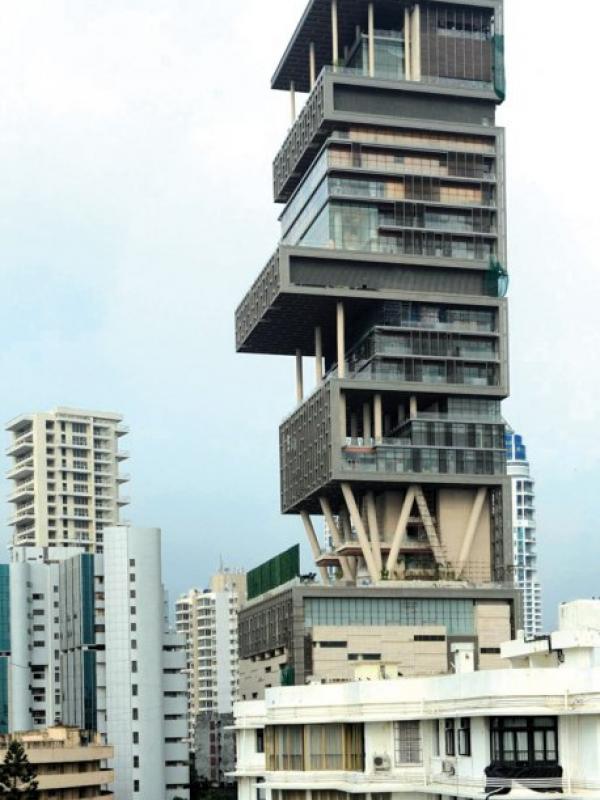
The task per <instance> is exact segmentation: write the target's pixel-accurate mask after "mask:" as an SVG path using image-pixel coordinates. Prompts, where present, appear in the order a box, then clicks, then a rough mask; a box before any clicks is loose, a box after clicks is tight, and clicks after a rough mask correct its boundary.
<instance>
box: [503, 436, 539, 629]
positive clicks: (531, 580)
mask: <svg viewBox="0 0 600 800" xmlns="http://www.w3.org/2000/svg"><path fill="white" fill-rule="evenodd" d="M506 457H507V459H508V474H509V475H510V479H511V481H512V524H513V551H514V572H515V583H516V585H517V586H518V587H519V589H520V591H521V595H522V597H523V628H524V630H525V633H526V634H527V636H536V635H537V634H539V633H541V631H542V590H541V587H540V583H539V579H538V565H537V537H536V523H535V489H534V487H535V482H534V480H533V478H532V477H531V471H530V466H529V461H528V460H527V448H526V447H525V444H524V443H523V437H522V436H520V435H519V434H518V433H515V432H514V431H513V430H512V429H510V428H509V429H507V432H506Z"/></svg>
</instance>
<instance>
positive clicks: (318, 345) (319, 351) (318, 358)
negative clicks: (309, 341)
mask: <svg viewBox="0 0 600 800" xmlns="http://www.w3.org/2000/svg"><path fill="white" fill-rule="evenodd" d="M315 380H316V381H317V386H318V385H319V384H320V383H322V381H323V331H322V329H321V326H320V325H317V326H316V328H315Z"/></svg>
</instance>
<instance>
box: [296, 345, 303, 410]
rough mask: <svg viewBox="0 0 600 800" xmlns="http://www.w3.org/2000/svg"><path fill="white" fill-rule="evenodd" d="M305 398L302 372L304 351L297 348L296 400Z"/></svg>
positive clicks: (299, 400) (298, 401)
mask: <svg viewBox="0 0 600 800" xmlns="http://www.w3.org/2000/svg"><path fill="white" fill-rule="evenodd" d="M303 398H304V375H303V372H302V351H301V350H296V402H297V403H301V402H302V400H303Z"/></svg>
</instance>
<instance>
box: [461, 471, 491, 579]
mask: <svg viewBox="0 0 600 800" xmlns="http://www.w3.org/2000/svg"><path fill="white" fill-rule="evenodd" d="M486 498H487V489H486V488H485V487H481V488H480V489H478V490H477V494H476V496H475V502H474V503H473V507H472V508H471V514H470V515H469V522H468V523H467V530H466V531H465V538H464V539H463V543H462V547H461V549H460V556H459V557H458V568H457V570H456V577H457V578H460V576H461V575H462V573H463V570H464V568H465V565H466V563H467V561H468V559H469V555H470V553H471V547H472V546H473V540H474V539H475V534H476V533H477V526H478V525H479V520H480V519H481V512H482V510H483V505H484V503H485V501H486Z"/></svg>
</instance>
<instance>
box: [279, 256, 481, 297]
mask: <svg viewBox="0 0 600 800" xmlns="http://www.w3.org/2000/svg"><path fill="white" fill-rule="evenodd" d="M291 280H292V283H294V284H295V285H297V286H324V287H325V286H336V287H339V288H349V289H374V290H377V289H379V290H384V289H388V290H389V289H397V290H401V291H406V292H435V293H443V294H460V295H483V294H485V287H484V279H483V274H482V273H480V272H475V271H472V270H458V269H452V270H445V269H439V268H435V267H431V268H423V267H411V266H403V265H396V264H390V265H386V266H383V265H377V264H365V263H360V262H358V263H351V262H343V261H342V262H338V263H335V264H333V263H331V264H328V265H326V266H324V265H323V262H320V263H315V264H310V263H309V262H308V261H303V262H301V263H295V264H292V265H291Z"/></svg>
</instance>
